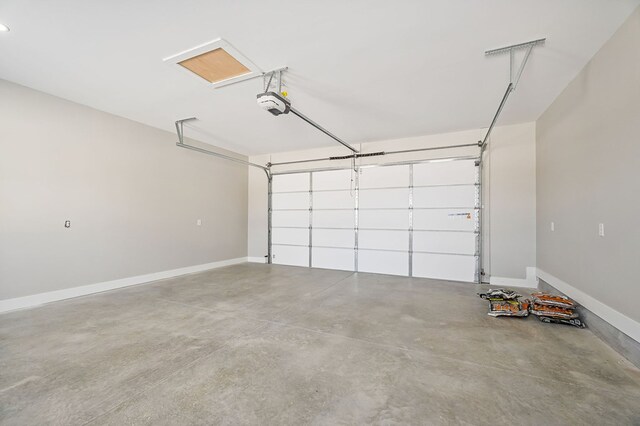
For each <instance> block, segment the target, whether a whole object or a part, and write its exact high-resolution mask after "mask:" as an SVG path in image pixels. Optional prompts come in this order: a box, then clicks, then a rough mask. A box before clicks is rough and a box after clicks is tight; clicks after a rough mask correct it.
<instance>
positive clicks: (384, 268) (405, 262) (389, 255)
mask: <svg viewBox="0 0 640 426" xmlns="http://www.w3.org/2000/svg"><path fill="white" fill-rule="evenodd" d="M358 271H360V272H373V273H377V274H389V275H404V276H407V275H409V253H400V252H396V251H379V250H358Z"/></svg>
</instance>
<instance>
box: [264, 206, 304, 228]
mask: <svg viewBox="0 0 640 426" xmlns="http://www.w3.org/2000/svg"><path fill="white" fill-rule="evenodd" d="M271 226H272V227H274V228H275V227H292V226H295V227H304V228H308V227H309V211H308V210H307V211H274V212H272V215H271Z"/></svg>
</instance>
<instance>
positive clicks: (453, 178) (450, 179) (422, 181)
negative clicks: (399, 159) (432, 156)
mask: <svg viewBox="0 0 640 426" xmlns="http://www.w3.org/2000/svg"><path fill="white" fill-rule="evenodd" d="M475 182H476V166H475V160H458V161H449V162H443V163H425V164H414V165H413V185H414V186H419V185H448V184H460V183H475Z"/></svg>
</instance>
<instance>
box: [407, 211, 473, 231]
mask: <svg viewBox="0 0 640 426" xmlns="http://www.w3.org/2000/svg"><path fill="white" fill-rule="evenodd" d="M476 215H477V211H476V210H473V209H435V210H414V211H413V229H414V230H416V229H426V230H444V231H448V230H451V231H474V230H475V217H476Z"/></svg>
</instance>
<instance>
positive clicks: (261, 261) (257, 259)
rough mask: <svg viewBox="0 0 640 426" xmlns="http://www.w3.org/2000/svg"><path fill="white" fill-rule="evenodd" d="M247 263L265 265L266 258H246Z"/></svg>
mask: <svg viewBox="0 0 640 426" xmlns="http://www.w3.org/2000/svg"><path fill="white" fill-rule="evenodd" d="M247 262H251V263H267V258H266V257H247Z"/></svg>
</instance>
